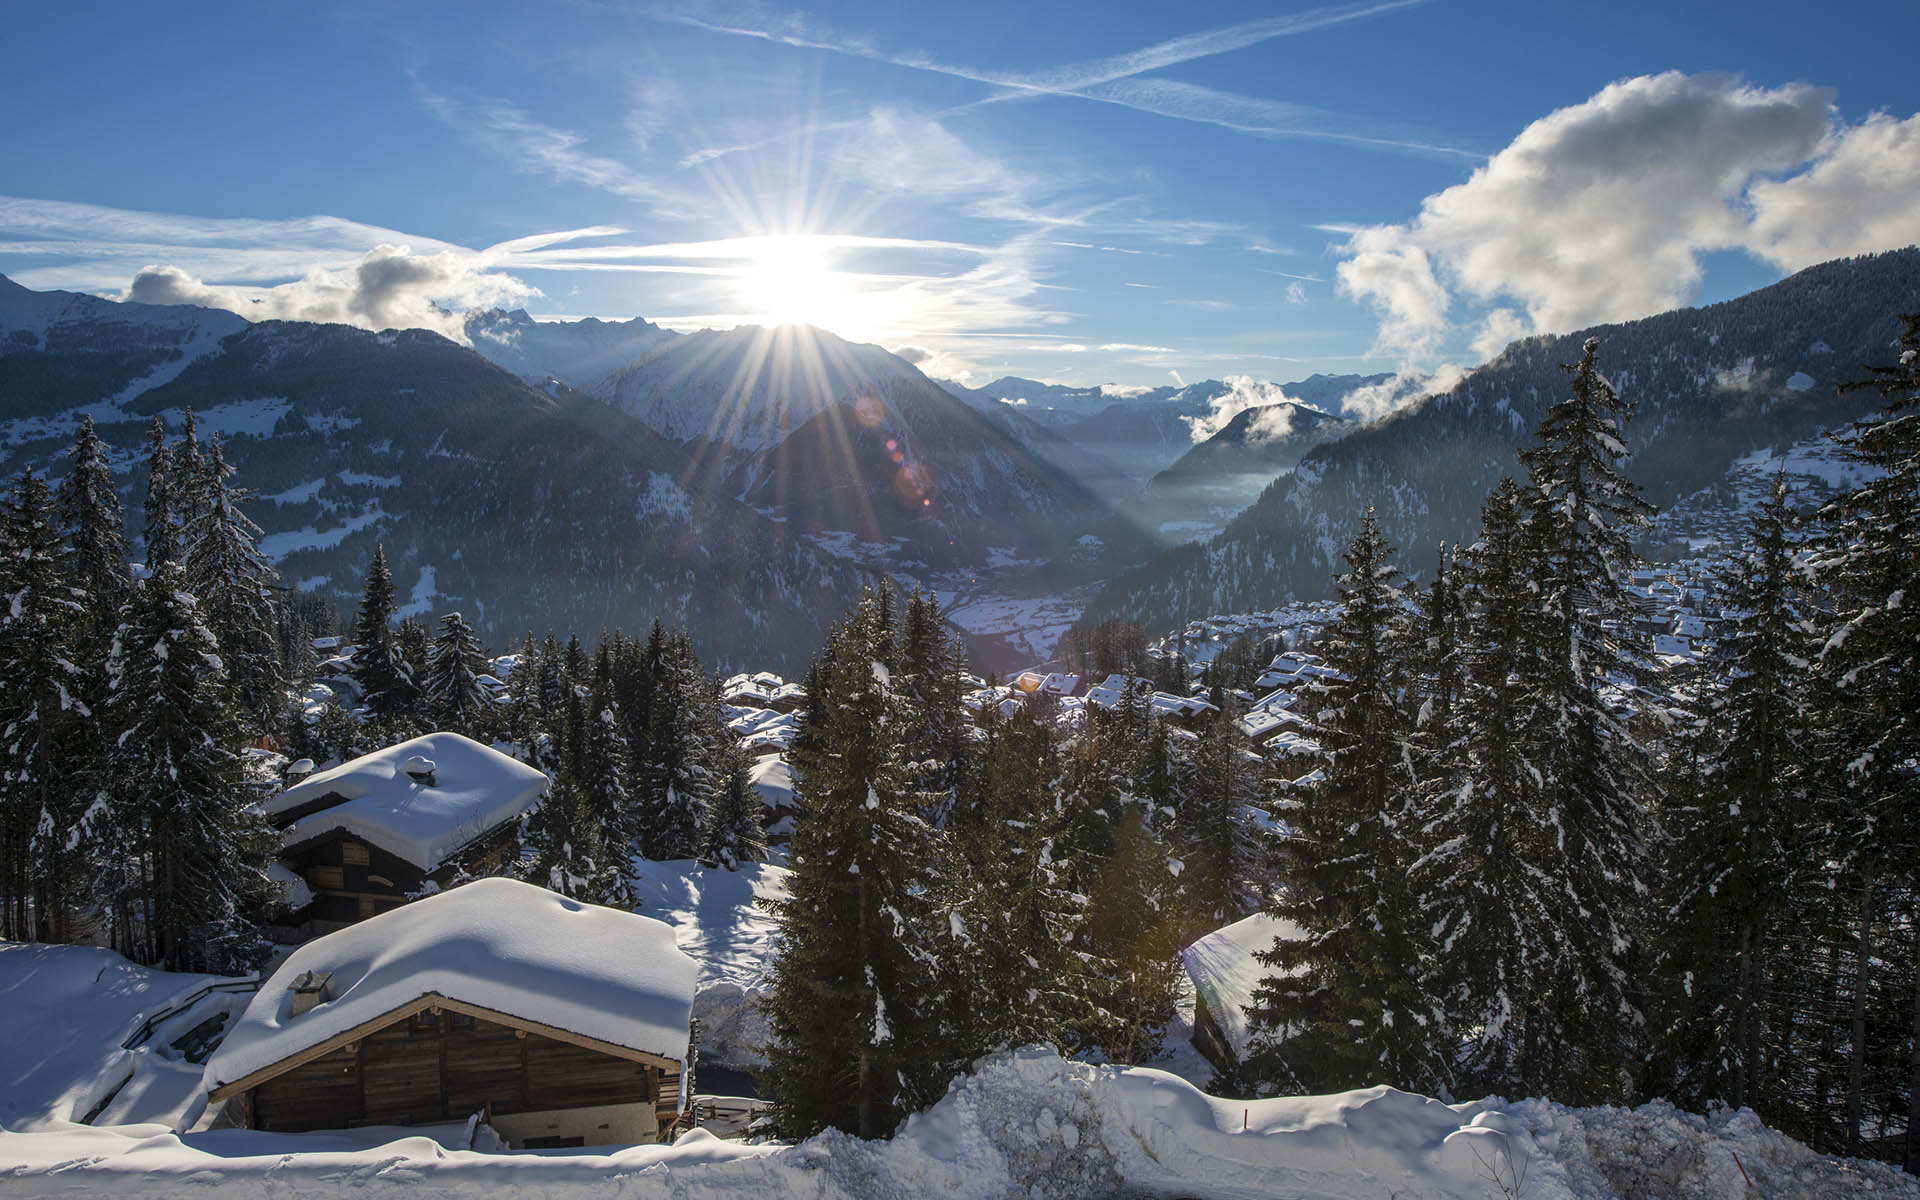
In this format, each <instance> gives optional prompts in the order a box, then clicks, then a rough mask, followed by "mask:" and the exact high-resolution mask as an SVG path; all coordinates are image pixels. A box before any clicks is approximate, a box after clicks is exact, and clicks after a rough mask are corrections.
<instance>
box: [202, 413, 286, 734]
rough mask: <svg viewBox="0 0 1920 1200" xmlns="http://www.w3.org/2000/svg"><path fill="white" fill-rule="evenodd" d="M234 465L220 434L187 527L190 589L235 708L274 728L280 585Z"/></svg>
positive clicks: (280, 682)
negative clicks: (245, 507) (235, 481)
mask: <svg viewBox="0 0 1920 1200" xmlns="http://www.w3.org/2000/svg"><path fill="white" fill-rule="evenodd" d="M232 477H233V468H232V467H230V466H228V465H227V460H226V453H225V450H224V448H223V447H222V446H221V444H220V438H219V436H218V435H217V434H216V435H215V436H214V437H213V438H212V439H210V440H209V442H208V446H207V455H206V459H205V461H204V463H203V465H202V467H201V481H200V487H199V489H198V490H199V504H200V506H199V508H198V509H197V510H196V511H195V512H194V514H193V516H192V517H191V518H190V520H189V522H188V525H187V529H186V553H185V556H184V559H183V561H184V563H185V565H186V584H187V590H188V591H190V592H192V593H193V594H194V597H195V598H196V599H197V600H198V601H199V608H200V615H201V619H202V620H204V621H205V622H206V625H207V628H208V629H210V630H211V631H212V632H213V636H214V639H215V640H216V641H217V642H218V643H219V645H220V661H221V662H223V663H224V664H226V669H227V685H228V687H230V688H231V689H232V693H233V700H234V706H235V712H236V715H237V716H238V717H239V718H240V721H241V723H242V725H243V726H245V727H246V729H247V730H248V731H249V732H262V731H265V730H268V729H272V728H274V727H275V725H277V723H278V722H279V719H280V717H281V704H280V700H281V697H282V695H283V693H284V692H285V687H286V681H285V679H284V678H283V676H282V675H281V670H280V646H279V640H278V638H277V636H276V633H275V625H276V622H277V619H278V618H277V615H276V612H275V609H276V607H277V605H276V604H275V597H276V596H277V595H279V594H280V592H281V591H282V590H283V589H282V586H281V583H280V573H279V572H278V571H276V570H274V568H273V565H272V564H271V563H269V562H268V561H267V559H266V556H265V555H263V554H261V553H260V551H259V548H258V546H257V544H256V543H257V542H258V540H259V538H260V527H259V526H258V525H255V524H254V523H253V521H252V519H251V518H249V517H248V516H247V515H246V514H245V513H243V512H241V511H240V505H241V504H242V503H243V502H244V501H245V500H246V499H247V496H248V493H247V492H245V491H242V490H240V489H238V488H234V487H232V486H230V485H229V483H228V481H229V480H230V479H231V478H232Z"/></svg>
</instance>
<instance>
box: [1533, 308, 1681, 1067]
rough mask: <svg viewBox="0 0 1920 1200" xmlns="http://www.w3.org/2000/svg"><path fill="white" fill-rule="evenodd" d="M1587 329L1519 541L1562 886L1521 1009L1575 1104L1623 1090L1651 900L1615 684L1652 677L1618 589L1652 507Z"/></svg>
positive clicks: (1544, 825)
mask: <svg viewBox="0 0 1920 1200" xmlns="http://www.w3.org/2000/svg"><path fill="white" fill-rule="evenodd" d="M1599 348H1600V340H1599V339H1598V338H1588V339H1587V342H1586V345H1585V348H1584V353H1583V354H1582V356H1581V359H1580V362H1579V363H1577V364H1574V365H1571V366H1569V367H1567V371H1568V373H1569V374H1570V375H1571V377H1572V378H1571V383H1570V386H1569V388H1568V395H1567V398H1566V399H1564V400H1560V401H1558V402H1556V403H1554V404H1553V405H1552V406H1551V407H1549V408H1548V409H1547V413H1546V416H1545V417H1544V418H1542V420H1541V422H1540V426H1539V428H1538V429H1537V430H1536V431H1535V440H1534V444H1533V445H1532V446H1530V447H1529V448H1527V449H1526V450H1523V451H1522V452H1521V455H1520V459H1521V462H1522V463H1524V464H1525V465H1526V468H1527V472H1528V484H1529V485H1528V488H1527V490H1526V493H1525V494H1526V501H1527V505H1528V510H1529V511H1528V518H1527V520H1528V544H1529V546H1530V547H1531V548H1532V553H1533V555H1534V565H1533V571H1532V574H1533V579H1534V582H1535V583H1536V584H1537V586H1538V587H1539V597H1538V606H1539V609H1538V611H1539V625H1538V631H1539V636H1540V639H1541V640H1540V643H1539V652H1538V655H1537V657H1536V658H1535V659H1534V661H1533V662H1532V663H1531V664H1529V666H1528V668H1527V669H1526V670H1524V671H1523V672H1522V677H1523V678H1524V679H1526V680H1527V681H1528V682H1529V684H1530V685H1531V686H1530V688H1529V694H1528V696H1527V698H1526V701H1525V703H1526V704H1527V705H1528V706H1529V707H1530V708H1531V709H1532V713H1531V714H1530V715H1529V716H1528V717H1527V719H1526V720H1525V723H1524V724H1523V726H1522V728H1523V729H1524V730H1525V731H1526V732H1525V733H1524V734H1523V736H1524V737H1526V739H1527V740H1528V743H1529V749H1530V767H1531V769H1533V770H1538V771H1539V772H1540V775H1541V779H1542V786H1541V794H1540V799H1541V802H1542V803H1543V805H1544V809H1543V810H1542V811H1541V812H1540V813H1539V814H1538V815H1537V817H1536V818H1535V823H1534V828H1535V829H1536V830H1537V831H1538V832H1539V834H1540V836H1541V837H1543V838H1550V840H1551V843H1552V844H1551V846H1550V847H1544V848H1543V853H1544V854H1545V855H1546V856H1547V857H1546V858H1545V859H1544V860H1537V861H1540V866H1541V869H1542V870H1543V871H1544V872H1545V874H1546V875H1547V876H1548V877H1549V878H1552V879H1553V880H1554V881H1555V884H1556V886H1557V887H1558V888H1559V890H1560V898H1559V901H1558V903H1557V904H1556V906H1555V910H1556V912H1555V920H1554V922H1553V925H1552V926H1550V929H1549V933H1550V937H1551V942H1550V951H1549V960H1550V961H1551V962H1552V964H1553V970H1552V974H1551V975H1550V976H1549V977H1547V978H1544V979H1541V980H1539V981H1538V982H1539V984H1540V985H1541V987H1540V988H1539V990H1537V991H1536V993H1535V996H1534V998H1533V1001H1532V1003H1530V1004H1529V1008H1528V1023H1529V1026H1530V1028H1529V1030H1528V1036H1529V1039H1530V1041H1531V1043H1532V1045H1533V1047H1534V1049H1535V1050H1537V1051H1538V1052H1539V1053H1538V1054H1537V1055H1535V1056H1533V1059H1532V1061H1533V1063H1534V1065H1535V1066H1536V1067H1537V1069H1538V1071H1537V1074H1536V1075H1535V1078H1533V1079H1531V1080H1529V1081H1528V1082H1530V1083H1537V1084H1539V1085H1541V1086H1539V1087H1537V1088H1530V1089H1529V1091H1528V1093H1527V1094H1529V1095H1539V1094H1551V1095H1552V1096H1553V1097H1554V1098H1555V1099H1558V1100H1562V1101H1565V1102H1568V1103H1596V1102H1600V1101H1608V1100H1618V1099H1624V1098H1626V1097H1627V1096H1628V1095H1629V1094H1630V1093H1631V1092H1632V1090H1633V1087H1634V1080H1633V1077H1632V1068H1631V1064H1632V1063H1634V1062H1635V1061H1637V1060H1638V1059H1639V1057H1640V1054H1639V1044H1640V1039H1641V1037H1642V1035H1643V1033H1644V1028H1643V1017H1642V1015H1641V1013H1640V1010H1639V1006H1638V1005H1637V1003H1636V1001H1635V999H1634V995H1633V988H1632V987H1631V986H1630V985H1629V972H1628V962H1629V961H1630V959H1631V958H1632V956H1633V955H1634V954H1635V953H1636V952H1637V951H1636V947H1637V937H1636V932H1637V930H1638V929H1639V928H1640V927H1641V926H1642V924H1643V922H1644V919H1645V915H1646V906H1647V902H1648V897H1649V890H1648V879H1649V875H1650V869H1649V866H1648V849H1647V830H1648V827H1649V824H1650V818H1649V808H1650V802H1651V799H1652V795H1653V793H1654V790H1655V788H1654V773H1653V770H1652V766H1651V763H1650V762H1649V757H1648V754H1647V751H1646V749H1645V747H1643V746H1642V745H1641V744H1640V743H1639V741H1638V740H1637V739H1636V738H1635V737H1634V735H1633V733H1632V731H1631V730H1630V729H1629V728H1628V726H1627V724H1626V722H1625V721H1624V720H1623V719H1622V718H1621V716H1619V715H1617V714H1616V711H1615V706H1616V700H1617V696H1618V693H1619V691H1620V689H1622V688H1626V687H1631V686H1633V685H1636V684H1638V683H1639V682H1641V681H1642V680H1644V678H1645V674H1646V663H1647V656H1646V651H1645V649H1644V648H1643V647H1642V646H1640V645H1639V643H1638V639H1637V637H1636V635H1635V631H1634V620H1635V618H1636V617H1637V616H1638V610H1637V609H1636V607H1635V606H1634V604H1633V602H1632V599H1631V598H1630V597H1629V596H1628V594H1627V591H1626V586H1627V580H1628V576H1629V573H1630V571H1631V569H1632V567H1633V566H1634V565H1635V564H1636V563H1637V562H1638V558H1637V556H1636V555H1635V553H1634V550H1633V537H1634V535H1635V533H1636V532H1638V531H1639V530H1641V529H1643V528H1645V526H1646V524H1647V521H1648V519H1649V518H1650V516H1651V514H1652V512H1653V507H1652V505H1650V504H1648V503H1647V502H1646V501H1645V500H1643V499H1642V498H1641V496H1640V490H1639V488H1638V487H1637V486H1635V485H1634V484H1633V483H1632V482H1631V481H1629V480H1628V479H1627V478H1626V477H1625V475H1623V474H1622V473H1621V471H1620V462H1621V460H1622V459H1624V458H1625V457H1626V454H1627V449H1626V423H1627V421H1628V420H1629V419H1630V418H1631V417H1632V415H1633V408H1634V406H1633V404H1632V403H1630V402H1628V401H1625V400H1623V399H1622V398H1621V397H1620V395H1619V394H1618V393H1617V392H1616V391H1615V390H1614V388H1613V386H1612V385H1611V384H1610V383H1608V382H1607V380H1606V379H1605V378H1604V377H1603V376H1602V375H1601V374H1600V370H1599V367H1598V364H1597V362H1596V359H1597V355H1598V353H1599Z"/></svg>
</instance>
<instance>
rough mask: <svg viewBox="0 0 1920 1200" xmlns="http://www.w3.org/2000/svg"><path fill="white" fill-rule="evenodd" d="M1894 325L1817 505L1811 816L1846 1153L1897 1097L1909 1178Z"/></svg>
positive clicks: (1908, 417) (1915, 331) (1914, 1055)
mask: <svg viewBox="0 0 1920 1200" xmlns="http://www.w3.org/2000/svg"><path fill="white" fill-rule="evenodd" d="M1903 320H1904V322H1905V329H1904V332H1903V333H1902V335H1901V338H1900V358H1899V361H1898V362H1897V363H1894V364H1892V365H1881V366H1870V367H1868V368H1867V370H1868V373H1869V378H1868V379H1866V380H1864V381H1862V382H1860V383H1857V384H1854V385H1852V386H1853V387H1858V388H1868V387H1870V388H1872V389H1874V390H1876V391H1878V392H1879V393H1880V396H1881V398H1882V400H1883V401H1884V403H1883V406H1882V408H1881V411H1880V412H1879V413H1878V414H1877V415H1876V416H1875V417H1874V418H1872V419H1871V420H1869V421H1866V422H1863V423H1861V424H1859V425H1857V426H1855V427H1854V428H1853V429H1852V430H1851V431H1849V432H1848V433H1846V434H1843V435H1841V436H1840V437H1838V438H1837V439H1836V440H1837V441H1838V442H1839V444H1840V446H1841V448H1842V449H1843V450H1844V451H1845V453H1846V455H1847V457H1848V458H1849V459H1850V460H1852V461H1853V462H1854V463H1856V464H1859V465H1860V466H1861V467H1863V468H1865V470H1863V471H1862V472H1861V474H1862V475H1864V476H1867V477H1868V478H1867V479H1866V481H1865V482H1863V483H1861V484H1860V485H1859V486H1858V487H1856V488H1855V489H1854V490H1853V491H1851V492H1848V493H1846V494H1844V495H1842V496H1840V497H1838V498H1837V499H1836V500H1834V501H1833V502H1832V503H1831V504H1829V505H1828V506H1827V507H1826V508H1824V509H1823V510H1822V511H1821V513H1820V519H1821V529H1820V533H1819V536H1818V537H1817V539H1816V541H1815V546H1814V556H1813V565H1814V569H1815V570H1816V572H1817V573H1818V577H1819V579H1820V582H1821V585H1822V587H1823V588H1824V589H1825V590H1826V592H1827V593H1828V595H1829V596H1830V597H1831V601H1832V606H1833V612H1832V615H1831V618H1830V620H1829V621H1828V623H1827V626H1826V630H1825V633H1826V637H1825V639H1824V642H1823V644H1822V645H1821V646H1820V648H1819V654H1818V659H1817V663H1816V673H1817V678H1818V681H1819V684H1820V687H1821V691H1822V702H1823V703H1822V708H1823V710H1824V719H1823V720H1822V722H1821V728H1820V729H1819V731H1818V739H1819V749H1818V750H1817V754H1818V757H1819V759H1820V760H1821V762H1822V763H1823V764H1824V767H1825V770H1826V773H1827V775H1828V776H1829V777H1830V778H1832V779H1833V780H1834V781H1835V783H1836V784H1837V785H1838V787H1837V788H1836V791H1837V792H1838V793H1839V795H1838V796H1837V797H1836V800H1837V801H1838V802H1836V803H1829V804H1824V805H1822V806H1821V810H1820V812H1819V813H1818V815H1817V819H1818V820H1819V821H1820V823H1821V824H1822V826H1823V829H1822V833H1823V836H1822V838H1821V840H1820V843H1819V844H1818V845H1817V846H1816V847H1815V852H1816V853H1820V854H1822V855H1826V856H1830V857H1829V858H1828V862H1829V863H1830V866H1829V872H1830V878H1831V880H1832V883H1833V886H1834V887H1835V889H1836V890H1837V891H1838V892H1839V894H1840V896H1841V897H1842V903H1843V904H1844V905H1845V906H1846V908H1847V910H1848V911H1849V913H1850V921H1851V930H1850V932H1849V935H1848V939H1847V940H1848V943H1849V944H1848V945H1847V947H1846V956H1847V958H1848V959H1849V960H1850V961H1851V963H1852V964H1853V967H1852V970H1851V971H1850V972H1849V978H1848V980H1847V982H1846V993H1847V995H1846V1000H1847V1004H1848V1013H1847V1018H1848V1019H1847V1030H1846V1040H1847V1048H1846V1051H1845V1053H1846V1060H1847V1061H1846V1071H1847V1075H1846V1080H1845V1084H1844V1095H1845V1114H1844V1117H1843V1128H1844V1135H1845V1148H1846V1149H1847V1150H1848V1151H1849V1152H1850V1153H1857V1152H1858V1151H1859V1150H1860V1149H1861V1148H1862V1139H1863V1138H1864V1136H1865V1132H1864V1131H1865V1127H1866V1122H1867V1120H1868V1108H1869V1096H1868V1093H1869V1091H1877V1092H1878V1093H1879V1095H1880V1096H1882V1097H1884V1100H1883V1101H1882V1102H1881V1103H1882V1104H1887V1105H1889V1106H1890V1105H1891V1103H1898V1102H1897V1101H1895V1100H1894V1097H1896V1096H1899V1095H1900V1094H1901V1093H1902V1092H1904V1100H1905V1103H1904V1104H1903V1105H1901V1106H1900V1107H1902V1108H1904V1109H1905V1112H1904V1114H1903V1115H1904V1118H1905V1122H1906V1128H1907V1138H1906V1142H1907V1153H1906V1166H1907V1169H1908V1170H1910V1171H1915V1172H1917V1173H1920V1134H1916V1133H1915V1132H1914V1131H1915V1130H1916V1129H1920V968H1916V967H1915V965H1914V964H1915V963H1916V962H1917V961H1920V923H1916V922H1915V920H1914V918H1913V915H1912V914H1913V913H1914V912H1915V911H1916V909H1920V777H1916V775H1915V773H1914V770H1913V764H1914V763H1915V762H1916V761H1920V603H1915V602H1914V597H1915V596H1920V315H1911V316H1907V317H1905V318H1903ZM1876 1001H1878V1002H1879V1003H1880V1004H1883V1005H1886V1006H1887V1007H1888V1008H1893V1010H1894V1011H1901V1010H1904V1012H1903V1017H1904V1018H1905V1021H1906V1023H1907V1032H1905V1033H1904V1034H1902V1035H1896V1036H1898V1037H1904V1038H1905V1039H1907V1042H1908V1047H1909V1050H1908V1054H1907V1055H1906V1056H1905V1057H1906V1061H1905V1062H1903V1063H1900V1064H1899V1066H1898V1067H1896V1068H1894V1069H1893V1070H1892V1071H1890V1072H1888V1074H1889V1075H1890V1078H1888V1079H1887V1080H1886V1082H1885V1083H1883V1084H1882V1085H1881V1086H1880V1087H1879V1088H1875V1086H1874V1081H1873V1079H1872V1075H1873V1074H1874V1072H1873V1070H1872V1060H1873V1059H1874V1058H1875V1056H1876V1045H1875V1038H1874V1032H1875V1031H1874V1029H1873V1028H1872V1026H1873V1024H1874V1021H1873V1009H1874V1008H1875V1007H1876ZM1896 1005H1897V1008H1895V1007H1894V1006H1896ZM1889 1049H1891V1047H1889ZM1882 1053H1884V1052H1882ZM1875 1107H1879V1105H1876V1106H1875Z"/></svg>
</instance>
